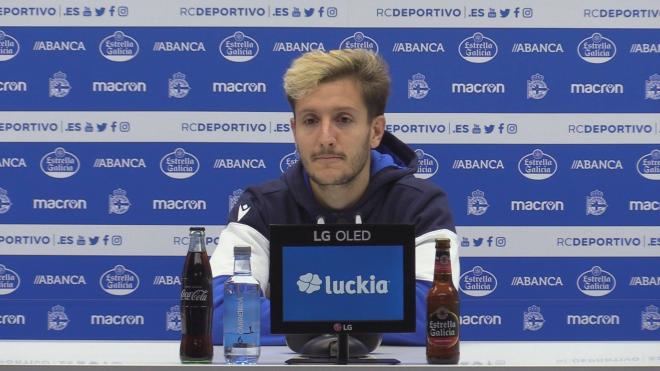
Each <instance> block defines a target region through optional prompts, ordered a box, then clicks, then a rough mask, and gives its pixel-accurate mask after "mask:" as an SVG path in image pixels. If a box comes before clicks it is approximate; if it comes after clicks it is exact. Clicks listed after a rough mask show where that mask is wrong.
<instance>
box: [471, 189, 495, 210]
mask: <svg viewBox="0 0 660 371" xmlns="http://www.w3.org/2000/svg"><path fill="white" fill-rule="evenodd" d="M484 196H485V193H484V192H483V191H480V190H478V189H477V190H475V191H473V192H472V196H468V198H467V214H468V215H476V216H479V215H484V214H485V213H486V211H488V207H489V206H490V205H489V204H488V200H486V197H484Z"/></svg>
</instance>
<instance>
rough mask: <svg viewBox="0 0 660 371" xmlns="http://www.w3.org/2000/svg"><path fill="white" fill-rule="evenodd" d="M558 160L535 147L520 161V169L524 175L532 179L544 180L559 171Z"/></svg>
mask: <svg viewBox="0 0 660 371" xmlns="http://www.w3.org/2000/svg"><path fill="white" fill-rule="evenodd" d="M557 167H558V166H557V160H555V159H554V157H552V156H550V155H548V154H546V153H543V151H541V150H540V149H535V150H534V151H532V153H529V154H527V155H525V156H523V157H522V158H521V159H520V161H518V171H519V172H520V174H522V176H524V177H525V178H527V179H532V180H544V179H548V178H550V177H551V176H553V175H554V174H555V173H556V172H557Z"/></svg>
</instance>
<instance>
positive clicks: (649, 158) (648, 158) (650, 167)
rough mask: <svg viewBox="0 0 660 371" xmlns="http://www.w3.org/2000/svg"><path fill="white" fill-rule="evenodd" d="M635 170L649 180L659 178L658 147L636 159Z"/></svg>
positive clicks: (659, 154) (659, 160) (659, 158)
mask: <svg viewBox="0 0 660 371" xmlns="http://www.w3.org/2000/svg"><path fill="white" fill-rule="evenodd" d="M637 172H638V173H639V175H641V176H643V177H644V178H646V179H650V180H660V149H654V150H653V151H651V153H648V154H646V155H644V156H642V157H640V159H639V160H637Z"/></svg>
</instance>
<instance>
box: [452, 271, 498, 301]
mask: <svg viewBox="0 0 660 371" xmlns="http://www.w3.org/2000/svg"><path fill="white" fill-rule="evenodd" d="M458 282H459V284H458V285H459V287H460V289H461V291H463V292H464V293H466V294H467V295H470V296H476V297H482V296H487V295H490V294H492V293H493V291H495V289H496V288H497V277H495V275H494V274H492V273H490V272H489V271H487V270H485V269H483V268H482V267H480V266H478V265H476V266H475V267H474V268H472V269H471V270H469V271H467V272H465V273H463V274H461V278H460V279H459V280H458Z"/></svg>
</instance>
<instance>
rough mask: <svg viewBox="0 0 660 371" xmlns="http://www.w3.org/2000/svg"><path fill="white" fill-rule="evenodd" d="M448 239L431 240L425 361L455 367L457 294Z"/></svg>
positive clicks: (457, 317) (456, 354)
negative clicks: (432, 255)
mask: <svg viewBox="0 0 660 371" xmlns="http://www.w3.org/2000/svg"><path fill="white" fill-rule="evenodd" d="M449 246H450V245H449V239H448V238H439V239H437V240H435V270H434V275H433V286H432V287H431V289H430V290H429V293H428V295H427V296H426V306H427V312H426V315H427V321H426V360H427V362H428V363H444V364H456V363H458V358H459V356H460V351H459V325H460V319H459V316H460V310H459V298H458V291H456V287H454V284H453V282H452V279H451V259H450V258H449Z"/></svg>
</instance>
